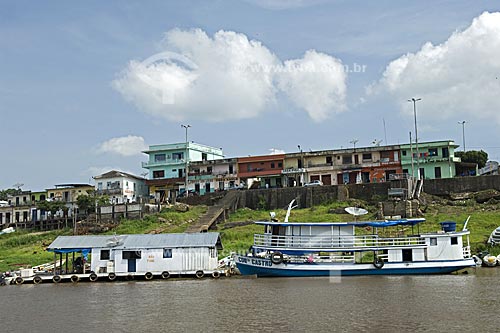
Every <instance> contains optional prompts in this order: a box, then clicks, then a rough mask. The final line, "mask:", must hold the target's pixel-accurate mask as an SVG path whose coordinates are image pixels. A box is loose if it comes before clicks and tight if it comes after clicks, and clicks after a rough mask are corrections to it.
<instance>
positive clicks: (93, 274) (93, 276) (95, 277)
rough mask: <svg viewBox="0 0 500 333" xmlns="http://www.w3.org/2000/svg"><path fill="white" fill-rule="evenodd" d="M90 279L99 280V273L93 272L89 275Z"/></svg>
mask: <svg viewBox="0 0 500 333" xmlns="http://www.w3.org/2000/svg"><path fill="white" fill-rule="evenodd" d="M89 280H90V281H92V282H95V281H97V274H96V273H91V274H90V275H89Z"/></svg>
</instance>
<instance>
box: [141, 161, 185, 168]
mask: <svg viewBox="0 0 500 333" xmlns="http://www.w3.org/2000/svg"><path fill="white" fill-rule="evenodd" d="M141 164H142V167H143V168H145V169H147V168H152V167H157V166H165V165H176V164H186V160H184V159H168V160H164V161H156V162H154V161H149V162H141Z"/></svg>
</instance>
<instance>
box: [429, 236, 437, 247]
mask: <svg viewBox="0 0 500 333" xmlns="http://www.w3.org/2000/svg"><path fill="white" fill-rule="evenodd" d="M430 243H431V246H437V245H438V239H437V238H435V237H433V238H430Z"/></svg>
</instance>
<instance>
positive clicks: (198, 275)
mask: <svg viewBox="0 0 500 333" xmlns="http://www.w3.org/2000/svg"><path fill="white" fill-rule="evenodd" d="M195 275H196V277H197V278H198V279H201V278H202V277H204V276H205V273H203V271H196V273H195Z"/></svg>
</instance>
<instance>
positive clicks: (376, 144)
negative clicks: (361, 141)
mask: <svg viewBox="0 0 500 333" xmlns="http://www.w3.org/2000/svg"><path fill="white" fill-rule="evenodd" d="M381 142H382V140H377V139H373V141H372V144H373V145H375V146H377V147H378V146H380V143H381Z"/></svg>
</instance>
